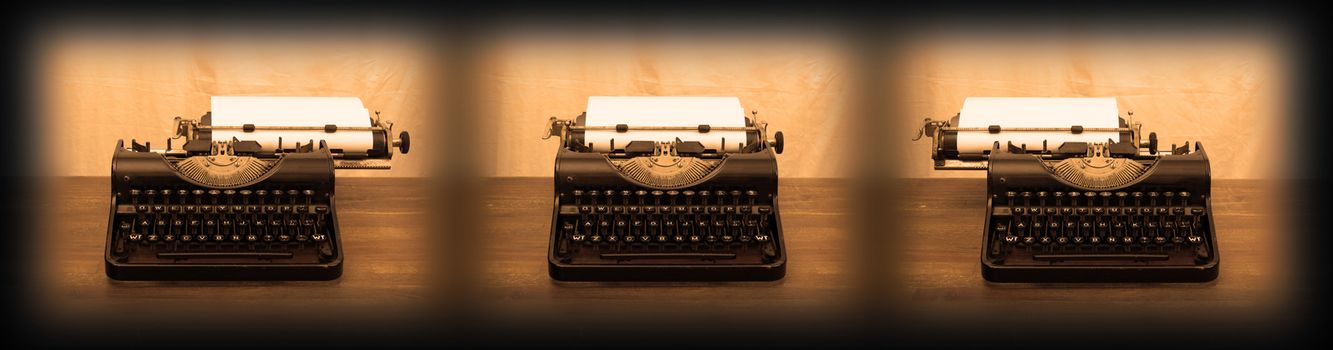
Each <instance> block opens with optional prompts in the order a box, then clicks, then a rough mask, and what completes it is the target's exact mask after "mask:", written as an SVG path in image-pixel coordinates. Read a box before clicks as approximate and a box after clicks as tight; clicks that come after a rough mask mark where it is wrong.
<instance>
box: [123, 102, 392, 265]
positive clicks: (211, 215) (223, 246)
mask: <svg viewBox="0 0 1333 350" xmlns="http://www.w3.org/2000/svg"><path fill="white" fill-rule="evenodd" d="M222 99H224V100H219V98H218V97H215V98H214V100H213V107H214V111H213V112H210V113H206V114H204V115H203V116H202V117H200V119H198V120H190V119H181V118H180V117H177V118H176V122H175V123H176V135H175V136H174V137H173V138H172V139H179V140H181V141H182V142H181V143H180V144H179V147H174V146H173V145H172V140H171V139H169V140H167V142H166V147H165V148H162V149H154V148H152V145H151V144H150V143H148V142H145V143H143V144H140V143H138V142H137V141H135V140H131V142H130V145H129V146H128V147H126V145H125V144H124V141H123V140H122V141H119V142H117V144H116V149H115V154H114V156H113V159H112V167H111V191H112V193H111V213H110V219H109V227H108V228H109V229H108V233H107V243H106V273H107V276H109V277H111V278H113V279H119V280H330V279H336V278H338V277H339V276H340V275H341V273H342V262H343V253H342V247H341V234H342V232H340V231H339V229H338V216H337V210H336V207H335V204H334V198H335V196H334V192H335V187H334V170H335V169H343V168H357V169H387V168H388V167H389V163H388V161H389V159H390V157H392V153H393V151H394V148H398V150H399V151H400V152H402V153H406V152H407V151H408V147H409V138H408V135H407V133H406V132H402V133H400V134H399V135H398V138H397V139H394V138H391V136H390V135H391V133H392V129H393V126H392V123H390V122H387V121H383V120H380V118H379V116H378V113H377V115H376V116H375V117H374V118H371V117H370V116H369V115H368V114H361V115H362V116H364V117H365V118H367V119H369V120H366V121H363V122H355V123H347V122H346V121H347V120H349V119H348V118H333V119H334V120H337V122H343V123H344V124H353V125H350V126H349V125H336V124H324V125H304V126H303V125H292V124H293V123H289V122H283V121H282V120H283V119H284V117H282V116H283V114H284V113H286V112H284V111H276V112H274V113H275V114H271V115H267V116H258V117H255V119H256V120H255V121H254V123H245V124H235V125H233V124H232V122H230V121H229V122H226V123H225V124H224V123H219V122H218V118H216V117H215V114H216V113H217V112H218V110H219V108H220V107H219V105H220V104H222V105H225V106H227V107H233V106H235V105H236V104H259V105H261V106H260V107H261V108H262V107H265V106H267V107H274V108H278V109H302V108H306V107H310V108H316V109H318V108H320V107H321V106H327V105H328V104H329V103H330V102H331V101H334V100H330V99H338V98H263V97H244V98H222ZM343 99H346V98H343ZM351 99H353V100H355V102H354V103H355V105H357V106H359V104H360V100H359V99H355V98H351ZM343 102H349V101H346V100H344V101H343ZM355 110H356V109H355V108H353V111H352V113H353V114H355V113H356V111H355ZM230 113H231V114H232V115H233V116H229V117H228V119H230V120H235V119H236V118H237V117H240V118H244V117H246V116H247V115H249V114H247V113H246V112H230ZM310 113H317V114H318V112H314V111H312V112H310ZM326 113H327V111H326ZM361 113H365V112H364V109H361ZM344 114H345V113H344ZM298 119H300V118H298ZM305 119H309V118H308V117H307V118H305ZM296 123H297V124H299V123H309V121H308V120H304V121H297V122H296ZM337 133H344V134H342V135H337V136H336V137H335V135H334V134H337ZM353 133H355V134H361V135H350V134H353ZM247 135H250V136H252V137H247ZM284 136H285V137H291V138H289V139H284ZM349 136H350V137H349ZM298 137H299V138H298ZM315 137H319V138H315ZM338 138H342V139H338ZM335 139H336V141H331V140H335ZM362 139H364V140H362ZM366 140H368V142H365V143H362V141H366ZM331 142H336V143H334V144H331ZM361 146H365V148H361Z"/></svg>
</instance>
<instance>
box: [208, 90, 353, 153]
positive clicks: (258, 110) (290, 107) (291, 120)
mask: <svg viewBox="0 0 1333 350" xmlns="http://www.w3.org/2000/svg"><path fill="white" fill-rule="evenodd" d="M212 105H213V106H212V109H213V111H212V112H213V118H212V125H216V126H242V125H245V124H254V125H255V126H256V127H258V128H262V127H265V126H317V127H323V126H325V125H329V124H333V125H337V126H338V127H369V126H370V125H371V124H370V111H369V110H367V109H366V108H365V107H364V106H363V105H362V104H361V99H360V98H357V97H269V96H263V97H260V96H213V98H212ZM232 137H235V138H236V139H239V140H243V141H245V140H249V141H256V142H259V144H260V146H262V147H263V148H264V149H265V150H274V149H276V148H277V147H278V141H279V139H281V141H282V147H287V148H290V147H293V146H295V145H296V143H297V142H300V143H302V144H305V143H307V142H311V141H312V140H313V141H314V142H315V143H316V144H318V143H319V141H320V140H324V141H325V142H327V143H328V145H329V148H333V149H343V150H346V151H358V152H359V151H365V150H367V149H371V148H373V147H374V142H375V138H374V135H373V134H372V133H371V132H370V131H337V132H334V133H326V132H324V131H322V130H321V131H278V130H256V131H253V132H244V131H242V130H213V140H219V141H220V140H231V139H232Z"/></svg>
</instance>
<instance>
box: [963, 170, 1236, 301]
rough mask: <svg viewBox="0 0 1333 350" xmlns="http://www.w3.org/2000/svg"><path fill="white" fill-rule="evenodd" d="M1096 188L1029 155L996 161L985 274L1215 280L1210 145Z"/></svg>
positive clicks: (994, 277) (1027, 278)
mask: <svg viewBox="0 0 1333 350" xmlns="http://www.w3.org/2000/svg"><path fill="white" fill-rule="evenodd" d="M1145 163H1146V164H1144V165H1146V166H1148V170H1147V173H1145V174H1143V176H1141V177H1140V178H1138V179H1136V180H1135V181H1132V182H1130V183H1127V184H1124V185H1120V186H1114V187H1104V188H1088V187H1084V186H1078V185H1074V184H1072V183H1070V182H1068V181H1063V180H1062V179H1061V178H1060V177H1059V176H1057V175H1055V174H1053V173H1052V171H1051V170H1050V165H1049V164H1044V163H1043V161H1042V160H1040V159H1038V158H1036V157H1031V156H1028V155H1021V154H996V155H992V157H991V159H990V165H991V171H990V176H989V193H988V194H989V200H988V205H987V207H988V215H987V221H986V234H985V240H984V246H983V249H982V251H983V253H982V263H983V264H982V265H983V275H984V276H985V277H986V279H987V280H990V281H995V282H1114V281H1143V282H1152V281H1177V282H1184V281H1196V282H1197V281H1209V280H1213V279H1215V278H1216V277H1217V266H1218V256H1217V245H1216V241H1215V238H1214V234H1213V225H1212V215H1211V207H1210V204H1209V195H1210V192H1209V186H1210V185H1209V176H1208V161H1207V157H1206V156H1205V155H1204V154H1203V152H1202V151H1198V152H1195V153H1193V154H1188V155H1174V156H1169V157H1164V158H1160V159H1157V160H1155V161H1152V162H1145Z"/></svg>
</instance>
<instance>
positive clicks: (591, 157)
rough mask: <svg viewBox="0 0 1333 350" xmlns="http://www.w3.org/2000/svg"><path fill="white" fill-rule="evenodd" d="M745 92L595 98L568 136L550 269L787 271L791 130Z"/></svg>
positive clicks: (581, 276)
mask: <svg viewBox="0 0 1333 350" xmlns="http://www.w3.org/2000/svg"><path fill="white" fill-rule="evenodd" d="M756 116H757V113H755V112H752V113H750V115H748V116H747V115H746V113H745V111H744V109H742V108H741V105H740V100H739V99H737V98H735V97H605V96H594V97H590V98H589V99H588V109H587V110H586V111H585V112H584V113H583V114H581V115H579V116H578V117H576V118H574V119H573V120H560V119H557V118H555V117H552V118H551V119H550V120H549V123H550V124H549V128H548V129H547V134H546V137H545V138H550V137H553V136H554V137H558V138H559V139H560V148H559V151H557V153H556V161H555V205H554V208H553V215H552V222H551V241H550V252H549V256H548V262H549V265H548V267H549V272H550V275H551V277H552V278H554V279H556V280H570V281H590V280H591V281H682V280H684V281H709V280H713V281H718V280H727V281H741V280H777V279H781V278H782V277H783V275H784V274H785V271H786V269H785V268H786V253H785V247H784V246H783V243H782V223H781V221H780V220H779V219H778V206H777V203H778V202H777V199H778V178H777V175H778V171H777V163H776V154H778V153H782V148H783V136H782V133H781V132H777V133H775V134H774V135H773V136H774V137H773V139H771V140H770V139H768V138H767V128H768V127H767V123H762V122H759V121H758V120H757V119H756Z"/></svg>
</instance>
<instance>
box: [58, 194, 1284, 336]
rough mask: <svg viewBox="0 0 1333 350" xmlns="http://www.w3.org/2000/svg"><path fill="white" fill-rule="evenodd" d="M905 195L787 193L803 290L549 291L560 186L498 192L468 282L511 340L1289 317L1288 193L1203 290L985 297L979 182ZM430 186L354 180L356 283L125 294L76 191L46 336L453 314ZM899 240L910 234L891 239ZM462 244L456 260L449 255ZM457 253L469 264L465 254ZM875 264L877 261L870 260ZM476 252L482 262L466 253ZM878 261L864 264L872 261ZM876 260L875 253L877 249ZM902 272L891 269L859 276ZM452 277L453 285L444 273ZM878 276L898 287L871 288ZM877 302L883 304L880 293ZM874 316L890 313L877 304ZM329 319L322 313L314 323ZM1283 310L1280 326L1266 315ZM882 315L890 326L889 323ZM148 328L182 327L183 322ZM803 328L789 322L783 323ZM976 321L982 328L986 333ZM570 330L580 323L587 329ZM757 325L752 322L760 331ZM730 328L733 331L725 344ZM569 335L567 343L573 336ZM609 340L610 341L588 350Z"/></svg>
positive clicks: (485, 207) (1170, 287)
mask: <svg viewBox="0 0 1333 350" xmlns="http://www.w3.org/2000/svg"><path fill="white" fill-rule="evenodd" d="M896 181H897V182H896V183H898V184H902V185H904V186H901V187H899V192H897V194H896V196H898V197H897V198H894V200H893V201H890V202H889V203H892V205H890V206H887V207H884V208H882V209H876V210H877V211H880V213H879V214H880V215H882V216H883V217H885V218H897V219H900V220H895V221H894V224H893V225H894V226H893V227H897V228H899V229H898V230H869V231H865V232H860V231H857V232H854V231H853V230H852V229H851V227H854V226H853V225H852V223H853V221H854V220H853V219H855V218H853V217H852V216H853V215H855V214H854V213H859V212H860V211H853V210H849V208H853V206H852V204H851V203H852V199H851V197H849V193H852V192H851V191H849V187H848V185H847V182H846V181H842V180H831V179H783V180H782V181H781V188H780V190H779V191H780V206H781V215H782V217H781V220H782V221H783V228H784V230H785V231H786V232H785V234H786V238H785V240H786V244H787V247H788V248H787V253H788V256H789V259H788V260H789V265H788V270H787V276H786V278H784V279H783V280H780V281H776V282H734V283H590V282H579V283H566V282H557V281H553V280H551V279H550V278H549V277H548V276H547V266H546V254H547V242H548V239H549V234H550V227H549V225H550V215H551V193H552V189H551V180H550V179H544V178H500V179H488V180H485V181H482V186H483V188H484V190H482V191H478V193H480V194H481V197H480V203H479V204H478V205H477V206H476V207H475V209H476V210H477V211H476V212H475V213H476V214H479V216H478V217H477V218H476V219H477V220H476V221H477V226H476V228H475V232H473V233H475V234H476V235H475V236H472V237H474V238H476V239H475V240H465V241H463V242H473V243H470V244H476V245H477V246H476V247H475V251H476V252H479V253H480V254H478V255H477V259H478V260H477V261H476V263H475V264H474V265H473V267H472V268H474V269H475V270H476V271H475V273H474V274H472V275H473V276H475V280H469V281H466V283H467V284H469V285H472V286H474V287H475V288H474V290H475V293H474V295H472V298H476V300H469V301H468V302H469V303H470V302H475V304H476V305H475V306H476V308H477V310H480V312H481V313H482V314H484V315H485V318H486V319H487V320H489V321H491V322H498V323H499V324H504V325H506V326H505V327H510V328H522V327H527V326H534V327H535V326H538V325H542V324H545V323H546V322H549V321H550V320H552V319H560V320H563V321H566V322H569V323H567V324H565V326H564V327H568V328H570V329H582V327H587V326H597V327H600V326H608V327H628V328H633V327H636V325H643V323H641V322H640V320H642V319H646V318H647V317H645V316H644V315H651V316H652V319H654V320H678V321H680V322H697V320H700V319H706V320H708V321H709V322H710V323H716V322H728V324H737V323H740V324H745V323H750V322H752V321H754V320H774V319H781V320H786V322H788V323H793V321H795V322H799V323H803V324H808V325H810V327H811V328H810V329H818V327H819V325H821V324H823V325H828V324H836V322H832V320H836V319H840V317H841V316H842V315H845V314H851V313H854V312H852V311H854V310H855V309H856V308H858V307H860V305H861V304H860V303H861V302H864V301H866V300H865V299H866V297H867V296H866V295H863V294H861V293H860V292H863V291H865V290H867V289H864V288H863V287H865V286H870V285H876V283H875V282H882V283H878V284H882V285H887V286H889V288H888V289H885V290H883V292H884V293H883V295H870V296H869V298H870V299H876V298H879V299H882V300H881V301H882V303H880V304H883V305H887V307H888V308H889V309H888V310H883V312H884V315H885V317H897V316H902V317H908V318H910V319H912V320H914V323H915V324H916V325H917V326H919V327H946V326H947V325H948V324H951V323H957V322H959V321H960V320H963V322H987V320H989V319H992V318H999V317H1008V316H1012V315H1015V314H1018V315H1026V316H1033V317H1034V318H1040V316H1048V317H1051V318H1055V319H1059V318H1062V317H1075V316H1079V315H1081V316H1079V317H1088V315H1094V316H1097V317H1101V316H1107V317H1112V316H1115V315H1130V314H1135V315H1137V316H1139V317H1142V316H1144V315H1147V316H1150V317H1157V316H1161V317H1170V316H1172V315H1192V316H1191V317H1200V316H1199V315H1203V316H1202V317H1208V316H1209V315H1213V316H1226V315H1230V314H1246V315H1253V314H1257V315H1261V316H1262V315H1275V314H1277V313H1276V312H1275V311H1272V310H1280V308H1281V307H1284V305H1283V301H1284V300H1285V298H1284V297H1283V295H1284V294H1283V293H1286V292H1288V291H1289V290H1288V288H1286V285H1287V283H1286V280H1285V278H1286V275H1285V274H1284V273H1282V271H1284V270H1285V268H1284V265H1283V264H1284V261H1283V260H1282V259H1280V255H1279V254H1277V253H1276V251H1277V249H1279V248H1280V246H1281V245H1282V244H1284V242H1287V240H1286V237H1283V235H1282V230H1281V229H1280V227H1279V226H1277V225H1276V224H1275V223H1276V222H1278V221H1280V220H1277V218H1276V216H1275V213H1276V212H1277V210H1276V209H1273V208H1274V205H1273V202H1274V200H1273V196H1272V195H1271V193H1272V191H1271V190H1272V186H1270V185H1268V184H1267V183H1264V182H1258V181H1220V180H1219V181H1214V185H1213V205H1214V216H1215V220H1216V222H1215V224H1216V226H1217V227H1218V232H1217V234H1218V239H1219V242H1220V257H1221V261H1222V270H1221V277H1220V278H1219V279H1218V280H1217V281H1215V282H1211V283H1203V284H1096V285H1062V284H1017V285H997V284H991V283H986V282H985V281H983V280H982V278H981V276H980V268H979V265H978V264H979V260H978V259H979V254H980V244H981V236H980V234H981V226H982V220H983V217H982V215H983V212H984V206H985V198H984V197H985V196H984V193H985V188H984V184H983V183H982V181H981V180H979V179H910V180H896ZM427 183H428V180H425V179H412V178H339V179H338V189H337V193H338V199H337V200H338V203H337V205H338V210H339V212H338V215H339V220H340V224H341V225H342V231H343V238H342V240H343V246H344V247H345V248H344V249H345V255H346V256H347V261H346V265H345V269H344V274H343V277H342V278H341V279H339V280H336V281H328V282H123V281H114V280H111V279H108V278H107V277H106V275H105V274H104V271H103V249H104V247H103V245H104V244H105V239H106V236H105V235H106V232H107V230H106V222H107V221H106V215H107V210H108V205H109V204H108V201H109V198H110V195H109V192H108V191H109V190H108V185H109V183H108V179H107V178H59V179H54V180H52V181H50V182H49V184H48V185H49V186H51V187H52V190H53V191H56V192H55V193H60V196H58V197H54V198H58V200H53V201H52V202H51V203H48V204H46V206H45V207H44V209H45V210H44V212H45V215H44V216H43V218H44V219H43V220H42V222H43V223H46V224H45V225H43V228H44V229H43V231H42V232H44V233H43V234H41V235H40V239H39V241H38V242H39V243H40V244H41V245H42V247H44V248H45V249H42V250H40V252H41V254H40V255H39V256H38V257H37V259H36V261H37V263H36V264H34V266H35V267H36V268H37V270H36V271H40V272H39V273H38V274H37V278H38V281H39V282H40V283H37V284H36V286H37V287H36V288H35V290H34V291H35V295H38V296H39V298H38V299H39V300H38V303H36V305H37V306H38V309H39V311H40V312H39V314H42V315H44V317H47V318H48V319H46V320H45V321H47V322H50V323H51V324H59V325H62V326H65V327H72V326H71V325H77V324H87V325H90V326H93V325H97V324H105V323H106V322H118V323H134V322H141V321H142V322H145V324H154V325H156V326H157V327H166V326H170V325H177V326H179V325H182V324H200V323H192V322H196V321H197V322H204V323H202V324H206V322H205V321H207V320H210V319H223V318H226V317H228V316H236V317H242V316H244V317H263V318H268V319H285V320H291V321H293V322H295V323H298V324H308V323H303V321H304V320H307V319H311V318H319V319H328V318H329V317H341V318H344V319H348V320H354V321H356V322H388V321H394V320H411V319H414V318H416V317H421V316H422V314H424V313H429V312H431V311H430V309H429V308H423V305H429V304H430V303H431V302H432V301H434V300H436V298H439V297H440V291H439V290H437V289H436V288H435V286H437V284H435V283H434V281H437V280H441V279H442V280H448V279H449V277H450V276H449V275H448V274H446V273H443V271H446V270H448V269H447V268H440V269H437V266H436V265H435V264H434V263H432V261H435V260H432V259H431V258H432V254H437V253H438V252H441V251H458V250H457V249H455V250H447V249H439V247H432V246H431V244H448V243H447V242H450V241H449V240H443V241H442V240H437V239H432V238H438V237H437V236H434V235H449V234H451V233H450V232H447V231H448V229H447V227H453V226H443V227H433V226H434V225H435V224H433V223H432V222H434V221H432V220H434V219H435V216H436V214H438V213H435V212H434V211H435V210H441V209H439V208H442V207H443V206H442V205H441V203H444V199H442V198H434V196H432V195H431V193H432V192H431V187H430V186H429V185H427ZM883 231H899V232H883ZM862 234H887V235H888V237H889V238H888V241H890V242H891V243H892V244H891V245H887V246H886V249H884V251H883V256H875V257H871V258H872V259H861V258H863V257H865V256H858V255H857V254H856V253H855V251H857V249H853V248H856V247H857V245H856V244H855V243H856V241H857V240H858V239H859V238H860V237H861V236H858V235H862ZM437 242H446V243H437ZM454 248H458V247H454ZM862 248H864V247H862ZM465 249H466V248H465ZM863 251H864V250H863ZM870 251H874V249H871V250H870ZM863 262H871V263H885V264H891V266H889V268H887V269H875V268H869V269H866V268H865V267H867V266H858V265H857V264H861V263H863ZM437 270H438V271H437ZM863 271H886V272H885V273H883V274H880V273H873V275H865V274H866V272H863ZM869 290H874V289H869ZM872 301H873V300H872ZM311 310H316V312H311ZM1265 310H1267V311H1265ZM876 312H879V311H876ZM144 315H171V317H169V318H168V319H167V320H162V319H161V318H155V319H154V320H148V319H149V318H150V316H144ZM784 317H786V318H784ZM969 320H970V321H969ZM569 324H574V325H573V326H571V325H569ZM750 324H753V323H750ZM724 328H725V327H724ZM556 329H557V330H558V329H559V327H557V328H556ZM588 336H593V335H588Z"/></svg>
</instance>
